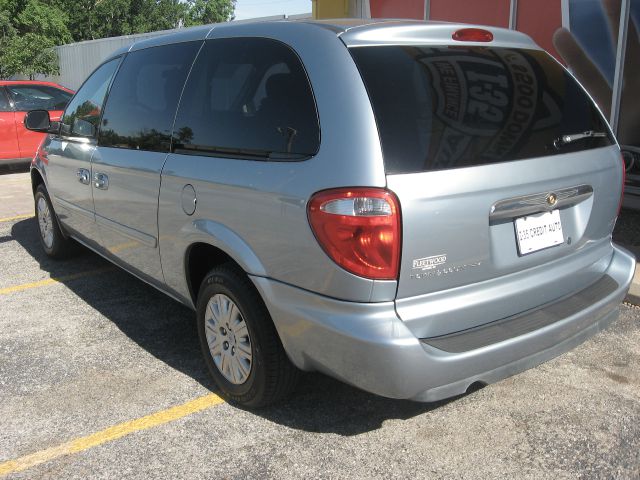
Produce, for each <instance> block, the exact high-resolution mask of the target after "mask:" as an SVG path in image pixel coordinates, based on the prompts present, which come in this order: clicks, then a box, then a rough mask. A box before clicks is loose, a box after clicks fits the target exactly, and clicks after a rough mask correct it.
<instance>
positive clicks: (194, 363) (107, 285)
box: [11, 218, 450, 435]
mask: <svg viewBox="0 0 640 480" xmlns="http://www.w3.org/2000/svg"><path fill="white" fill-rule="evenodd" d="M11 236H12V237H13V239H15V240H16V241H17V242H18V243H19V244H20V245H21V246H22V247H23V248H24V249H25V250H26V251H27V252H28V253H29V254H30V255H31V256H32V257H33V258H34V259H35V260H36V261H37V262H38V263H39V265H40V268H41V269H42V270H44V271H47V272H49V273H50V275H51V276H52V277H54V278H60V277H62V279H61V281H62V283H64V284H65V286H66V287H67V288H68V289H70V290H71V291H72V292H73V293H75V294H76V295H77V296H78V297H79V298H80V299H81V300H82V301H84V302H86V303H87V304H88V305H90V306H91V307H92V308H94V309H95V310H97V311H98V312H100V314H102V315H103V316H104V317H105V318H107V319H109V320H110V321H111V322H113V323H114V324H115V325H116V326H117V327H118V328H119V329H120V330H121V331H122V332H123V333H124V334H125V335H127V336H128V337H129V338H130V339H131V340H133V341H134V342H136V343H137V344H138V345H139V346H140V347H142V348H144V349H145V350H146V351H147V352H149V353H151V354H152V355H153V356H154V357H156V358H157V359H159V360H161V361H163V362H165V363H166V364H167V365H169V366H170V367H172V368H174V369H176V370H178V371H180V372H182V373H184V374H186V375H188V376H190V377H192V378H193V379H194V380H196V381H197V382H199V383H200V384H201V385H203V386H204V387H205V388H207V389H210V390H212V391H214V392H216V391H217V388H216V387H215V385H214V384H213V382H212V380H210V378H209V375H208V372H207V370H206V366H205V364H204V362H203V361H202V358H201V353H200V347H199V343H198V334H197V330H196V323H195V321H194V320H195V315H194V313H193V312H192V311H191V310H190V309H188V308H186V307H184V306H182V305H180V304H179V303H177V302H175V301H174V300H172V299H170V298H169V297H167V296H166V295H164V294H162V293H160V292H158V291H157V290H155V289H154V288H153V287H151V286H149V285H147V284H145V283H144V282H142V281H140V280H138V279H137V278H135V277H133V276H131V275H129V274H128V273H126V272H125V271H123V270H121V269H119V268H117V267H113V270H109V271H107V272H104V273H100V274H96V275H92V276H87V277H83V278H76V279H73V280H68V281H67V280H64V277H65V276H68V275H74V274H77V273H79V272H86V271H91V270H99V269H104V268H106V267H110V266H111V264H110V263H109V262H107V261H106V260H104V259H103V258H102V257H100V256H99V255H97V254H95V253H93V252H90V251H89V250H87V249H84V248H80V249H79V252H78V255H77V256H76V257H74V258H72V259H69V260H65V261H57V260H52V259H50V258H48V257H47V256H46V255H45V253H44V252H43V250H42V248H41V246H40V243H39V239H38V231H37V224H36V222H35V220H34V219H32V218H31V219H27V220H23V221H20V222H17V223H15V224H14V225H13V227H12V230H11ZM448 401H450V400H448ZM448 401H445V402H437V403H431V404H425V403H416V402H410V401H400V400H391V399H387V398H383V397H379V396H376V395H372V394H369V393H366V392H364V391H361V390H359V389H357V388H354V387H351V386H349V385H346V384H343V383H341V382H338V381H336V380H334V379H332V378H329V377H327V376H325V375H322V374H319V373H309V374H305V375H303V376H302V378H301V381H300V383H299V385H298V388H297V389H296V391H295V392H294V394H293V395H292V397H290V399H288V400H287V401H285V402H283V403H282V404H279V405H276V406H272V407H268V408H264V409H260V410H256V411H252V412H253V413H255V414H257V415H259V416H261V417H263V418H265V419H267V420H269V421H272V422H275V423H278V424H281V425H285V426H287V427H289V428H293V429H299V430H304V431H311V432H330V433H336V434H339V435H356V434H359V433H363V432H367V431H371V430H375V429H377V428H380V426H381V425H382V423H383V422H384V421H385V420H390V419H408V418H411V417H413V416H416V415H419V414H422V413H425V412H428V411H431V410H433V409H435V408H438V407H439V406H441V405H443V404H445V403H447V402H448Z"/></svg>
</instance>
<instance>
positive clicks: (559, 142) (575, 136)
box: [553, 130, 607, 149]
mask: <svg viewBox="0 0 640 480" xmlns="http://www.w3.org/2000/svg"><path fill="white" fill-rule="evenodd" d="M606 136H607V134H606V132H594V131H593V130H587V131H586V132H582V133H572V134H571V135H562V136H561V137H558V138H556V139H555V140H554V141H553V146H554V147H556V148H557V149H560V148H561V147H563V146H565V145H567V144H569V143H573V142H577V141H578V140H582V139H584V138H593V137H606Z"/></svg>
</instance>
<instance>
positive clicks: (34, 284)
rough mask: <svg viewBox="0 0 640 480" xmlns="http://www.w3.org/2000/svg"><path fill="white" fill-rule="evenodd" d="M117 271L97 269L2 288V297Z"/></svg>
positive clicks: (105, 268)
mask: <svg viewBox="0 0 640 480" xmlns="http://www.w3.org/2000/svg"><path fill="white" fill-rule="evenodd" d="M112 270H115V267H104V268H97V269H95V270H89V271H86V272H80V273H74V274H71V275H65V276H62V277H57V278H54V277H52V278H45V279H44V280H39V281H37V282H31V283H23V284H22V285H15V286H13V287H6V288H0V295H8V294H9V293H14V292H20V291H22V290H29V289H31V288H38V287H46V286H47V285H53V284H55V283H61V282H67V281H69V280H75V279H76V278H82V277H88V276H90V275H97V274H99V273H104V272H109V271H112Z"/></svg>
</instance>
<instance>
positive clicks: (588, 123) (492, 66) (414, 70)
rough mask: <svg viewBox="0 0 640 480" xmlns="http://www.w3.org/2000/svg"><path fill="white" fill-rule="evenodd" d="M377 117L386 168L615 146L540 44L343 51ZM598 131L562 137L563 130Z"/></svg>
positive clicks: (417, 168)
mask: <svg viewBox="0 0 640 480" xmlns="http://www.w3.org/2000/svg"><path fill="white" fill-rule="evenodd" d="M350 52H351V55H352V56H353V58H354V60H355V62H356V64H357V66H358V68H359V70H360V73H361V75H362V78H363V80H364V83H365V86H366V88H367V91H368V93H369V96H370V99H371V103H372V105H373V110H374V113H375V116H376V120H377V123H378V129H379V133H380V139H381V142H382V150H383V156H384V162H385V169H386V171H387V173H390V174H393V173H411V172H422V171H432V170H444V169H450V168H459V167H469V166H475V165H483V164H489V163H499V162H505V161H510V160H520V159H526V158H533V157H540V156H548V155H555V154H559V153H569V152H575V151H580V150H584V149H590V148H598V147H602V146H606V145H611V144H612V143H613V141H614V140H613V138H612V137H611V134H610V131H609V128H608V126H607V124H606V122H605V120H604V118H603V117H602V115H601V114H600V112H599V111H598V110H597V108H596V107H595V105H594V104H593V102H592V101H591V99H590V98H589V96H588V95H587V94H586V93H585V92H584V90H583V89H582V87H581V86H580V85H579V84H578V83H577V82H576V81H575V80H574V79H573V77H572V76H571V75H570V74H568V73H567V72H566V71H565V70H564V69H563V68H562V67H561V66H560V65H559V64H558V63H557V62H556V61H555V60H554V59H553V58H552V57H551V56H549V55H548V54H547V53H545V52H543V51H539V50H525V49H514V48H490V47H467V46H463V47H461V46H449V47H434V46H429V47H421V46H369V47H353V48H351V49H350ZM588 131H593V132H596V135H601V136H584V137H582V138H581V139H579V140H575V141H571V142H568V143H563V142H562V141H557V140H558V139H559V138H560V137H561V136H564V135H573V134H579V133H584V132H588Z"/></svg>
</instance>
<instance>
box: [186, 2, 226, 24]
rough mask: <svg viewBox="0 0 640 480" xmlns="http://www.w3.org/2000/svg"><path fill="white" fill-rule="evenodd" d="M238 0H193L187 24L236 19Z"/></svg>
mask: <svg viewBox="0 0 640 480" xmlns="http://www.w3.org/2000/svg"><path fill="white" fill-rule="evenodd" d="M235 8H236V0H231V1H230V0H192V1H191V2H190V8H189V14H188V18H187V22H186V24H187V25H204V24H207V23H220V22H227V21H229V20H233V19H234V15H233V13H234V11H235Z"/></svg>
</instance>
